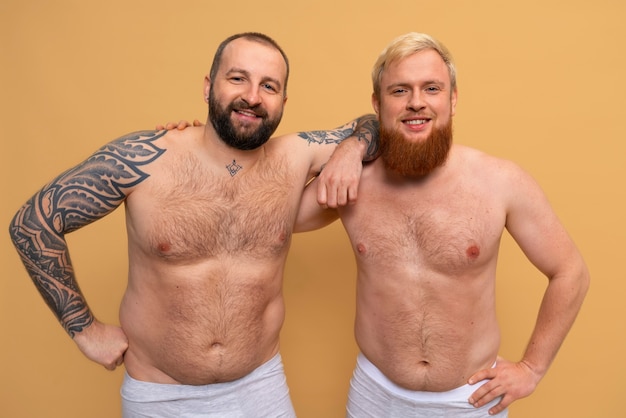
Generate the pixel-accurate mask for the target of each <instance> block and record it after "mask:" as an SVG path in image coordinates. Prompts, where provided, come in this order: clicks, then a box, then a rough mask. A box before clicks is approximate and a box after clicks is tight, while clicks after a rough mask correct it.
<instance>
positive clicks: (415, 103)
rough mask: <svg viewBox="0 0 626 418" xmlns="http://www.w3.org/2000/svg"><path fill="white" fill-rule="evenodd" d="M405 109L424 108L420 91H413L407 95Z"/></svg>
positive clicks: (415, 109) (416, 109)
mask: <svg viewBox="0 0 626 418" xmlns="http://www.w3.org/2000/svg"><path fill="white" fill-rule="evenodd" d="M406 108H407V110H411V111H414V112H418V111H420V110H421V109H423V108H424V100H423V98H422V94H421V92H420V91H419V90H418V91H415V92H413V93H412V94H411V95H410V96H409V100H408V101H407V103H406Z"/></svg>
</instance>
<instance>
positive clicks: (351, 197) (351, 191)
mask: <svg viewBox="0 0 626 418" xmlns="http://www.w3.org/2000/svg"><path fill="white" fill-rule="evenodd" d="M358 189H359V188H358V187H349V188H348V204H350V205H354V204H355V203H356V199H357V191H358Z"/></svg>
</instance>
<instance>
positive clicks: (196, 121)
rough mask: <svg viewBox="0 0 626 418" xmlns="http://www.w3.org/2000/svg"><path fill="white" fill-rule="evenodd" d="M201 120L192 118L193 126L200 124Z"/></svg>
mask: <svg viewBox="0 0 626 418" xmlns="http://www.w3.org/2000/svg"><path fill="white" fill-rule="evenodd" d="M202 125H203V124H202V122H200V121H199V120H198V119H194V120H193V126H202Z"/></svg>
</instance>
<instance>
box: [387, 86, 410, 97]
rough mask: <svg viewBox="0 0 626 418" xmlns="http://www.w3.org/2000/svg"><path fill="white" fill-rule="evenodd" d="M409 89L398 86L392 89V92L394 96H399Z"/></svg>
mask: <svg viewBox="0 0 626 418" xmlns="http://www.w3.org/2000/svg"><path fill="white" fill-rule="evenodd" d="M407 91H408V90H407V89H405V88H403V87H398V88H395V89H393V90H391V94H392V95H394V96H399V95H401V94H404V93H406V92H407Z"/></svg>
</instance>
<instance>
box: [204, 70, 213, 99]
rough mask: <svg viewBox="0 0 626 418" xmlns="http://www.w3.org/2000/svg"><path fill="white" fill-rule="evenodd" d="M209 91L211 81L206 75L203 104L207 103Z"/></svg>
mask: <svg viewBox="0 0 626 418" xmlns="http://www.w3.org/2000/svg"><path fill="white" fill-rule="evenodd" d="M210 91H211V79H210V78H209V75H208V74H207V75H206V76H204V89H203V92H204V101H205V103H209V92H210Z"/></svg>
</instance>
